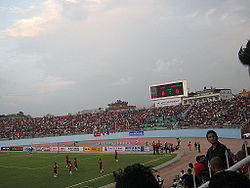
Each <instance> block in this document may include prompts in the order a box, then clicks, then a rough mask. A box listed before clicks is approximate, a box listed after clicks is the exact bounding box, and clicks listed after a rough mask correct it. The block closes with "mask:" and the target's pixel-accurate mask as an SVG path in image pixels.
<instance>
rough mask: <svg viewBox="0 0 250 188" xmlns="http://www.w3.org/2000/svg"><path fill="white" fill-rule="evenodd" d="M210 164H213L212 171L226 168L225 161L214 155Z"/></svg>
mask: <svg viewBox="0 0 250 188" xmlns="http://www.w3.org/2000/svg"><path fill="white" fill-rule="evenodd" d="M210 166H211V170H212V172H214V173H216V172H220V171H222V170H224V168H223V161H222V159H221V158H220V157H213V158H212V159H211V160H210Z"/></svg>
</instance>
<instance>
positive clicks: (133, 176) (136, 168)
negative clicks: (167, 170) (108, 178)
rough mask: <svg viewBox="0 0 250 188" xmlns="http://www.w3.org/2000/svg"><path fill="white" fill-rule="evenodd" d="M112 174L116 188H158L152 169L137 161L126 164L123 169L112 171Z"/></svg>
mask: <svg viewBox="0 0 250 188" xmlns="http://www.w3.org/2000/svg"><path fill="white" fill-rule="evenodd" d="M113 174H114V178H115V181H116V185H115V187H116V188H125V187H127V188H138V187H148V188H149V187H150V188H160V185H159V183H158V182H157V179H156V178H155V176H154V174H153V171H152V169H151V168H150V167H146V166H143V165H141V164H139V163H136V164H133V165H131V166H127V167H126V168H125V169H124V170H120V171H119V172H118V173H117V172H114V173H113Z"/></svg>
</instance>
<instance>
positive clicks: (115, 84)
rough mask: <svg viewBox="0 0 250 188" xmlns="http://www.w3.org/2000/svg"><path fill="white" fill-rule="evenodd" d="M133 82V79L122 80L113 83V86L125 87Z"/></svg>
mask: <svg viewBox="0 0 250 188" xmlns="http://www.w3.org/2000/svg"><path fill="white" fill-rule="evenodd" d="M132 80H133V79H132V78H131V77H126V78H120V79H119V80H117V81H116V82H113V83H112V85H113V86H124V85H128V84H130V83H131V82H132Z"/></svg>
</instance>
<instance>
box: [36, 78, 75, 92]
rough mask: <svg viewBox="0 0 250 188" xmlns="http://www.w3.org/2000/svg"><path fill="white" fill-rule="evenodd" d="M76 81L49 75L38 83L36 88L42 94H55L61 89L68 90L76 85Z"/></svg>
mask: <svg viewBox="0 0 250 188" xmlns="http://www.w3.org/2000/svg"><path fill="white" fill-rule="evenodd" d="M75 84H76V82H75V81H70V80H64V79H62V78H56V77H51V76H50V77H47V78H45V79H44V80H43V81H41V82H39V83H36V84H35V85H34V86H33V87H34V89H35V90H36V91H37V92H38V93H39V94H42V95H53V94H56V93H58V92H59V91H63V90H68V89H69V88H70V87H71V86H73V85H75Z"/></svg>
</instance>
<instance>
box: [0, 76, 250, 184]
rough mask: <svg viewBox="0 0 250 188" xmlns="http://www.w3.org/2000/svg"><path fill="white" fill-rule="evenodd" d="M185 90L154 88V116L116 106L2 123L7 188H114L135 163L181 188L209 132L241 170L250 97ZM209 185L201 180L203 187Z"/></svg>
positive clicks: (180, 85)
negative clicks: (239, 162) (240, 155)
mask: <svg viewBox="0 0 250 188" xmlns="http://www.w3.org/2000/svg"><path fill="white" fill-rule="evenodd" d="M186 85H187V81H186V80H183V81H175V82H169V83H163V84H157V85H151V86H149V87H150V91H151V99H152V100H153V102H154V106H153V107H151V108H144V109H137V108H135V106H133V105H128V102H125V101H122V100H117V101H116V102H113V103H111V104H108V105H107V108H106V109H105V110H99V111H94V112H88V113H81V114H75V115H73V114H69V115H64V116H46V117H35V118H32V117H26V116H25V115H20V114H17V116H16V117H15V118H13V117H2V118H1V120H0V123H1V139H2V140H1V141H0V145H1V153H0V156H1V159H2V160H1V164H0V165H1V171H2V172H3V173H1V175H0V176H1V179H4V181H1V183H0V184H1V187H32V186H33V185H36V187H68V188H70V187H103V186H105V187H114V183H113V182H114V181H115V179H114V177H113V173H114V172H116V171H119V170H120V169H124V168H125V167H126V166H129V165H133V164H135V163H140V164H143V165H146V166H150V167H151V168H153V169H154V173H155V174H157V175H159V176H160V177H161V178H162V179H163V180H164V182H163V185H162V186H164V187H181V186H183V185H184V182H185V181H183V180H182V178H181V175H180V173H181V171H182V170H183V171H184V173H185V172H186V169H188V168H189V166H188V165H189V164H190V163H191V164H194V165H196V164H197V163H198V162H197V161H196V157H197V156H204V157H205V156H206V155H207V154H206V152H207V150H208V149H209V147H210V144H209V142H208V137H207V138H206V134H207V132H208V131H209V130H213V131H215V132H216V134H217V135H218V138H219V140H220V141H221V142H222V143H223V144H225V145H226V146H227V147H228V150H226V151H227V152H228V154H226V156H227V160H232V161H233V164H237V155H236V154H237V152H239V151H240V150H243V151H245V149H246V148H247V141H245V140H244V139H245V138H244V134H245V132H244V131H249V129H250V128H249V121H248V120H249V111H250V100H249V93H247V92H245V93H239V94H237V95H233V94H232V93H231V91H230V89H216V88H211V89H207V88H204V90H203V91H199V92H197V93H191V94H188V93H187V87H186ZM20 116H21V117H20ZM242 138H244V139H242ZM246 151H247V150H246ZM229 156H230V157H229ZM100 160H101V162H100ZM69 163H70V164H69ZM233 164H227V167H228V168H229V167H230V166H233ZM192 168H194V169H196V166H194V167H192ZM54 171H56V172H54ZM205 182H206V180H205V179H203V177H202V178H201V182H199V183H200V184H199V186H200V185H201V184H202V183H205ZM196 183H197V184H198V182H196ZM196 187H198V186H197V185H196Z"/></svg>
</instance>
